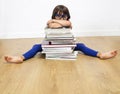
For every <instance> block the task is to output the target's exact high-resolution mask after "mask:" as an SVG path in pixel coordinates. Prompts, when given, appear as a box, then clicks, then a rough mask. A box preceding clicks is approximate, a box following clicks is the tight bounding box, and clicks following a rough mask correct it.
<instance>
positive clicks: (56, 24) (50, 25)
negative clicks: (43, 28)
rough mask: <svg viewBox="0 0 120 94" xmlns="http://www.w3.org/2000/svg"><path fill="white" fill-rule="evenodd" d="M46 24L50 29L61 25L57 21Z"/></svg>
mask: <svg viewBox="0 0 120 94" xmlns="http://www.w3.org/2000/svg"><path fill="white" fill-rule="evenodd" d="M47 26H48V28H52V29H57V28H61V27H63V26H62V25H60V24H59V23H49V24H48V25H47Z"/></svg>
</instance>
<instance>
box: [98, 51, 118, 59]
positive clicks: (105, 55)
mask: <svg viewBox="0 0 120 94" xmlns="http://www.w3.org/2000/svg"><path fill="white" fill-rule="evenodd" d="M116 55H117V50H115V51H109V52H105V53H99V54H98V57H99V58H100V59H109V58H113V57H115V56H116Z"/></svg>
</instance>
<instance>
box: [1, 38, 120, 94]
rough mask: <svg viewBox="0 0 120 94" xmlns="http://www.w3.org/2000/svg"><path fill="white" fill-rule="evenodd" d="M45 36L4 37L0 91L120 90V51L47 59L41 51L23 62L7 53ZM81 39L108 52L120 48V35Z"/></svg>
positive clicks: (74, 93)
mask: <svg viewBox="0 0 120 94" xmlns="http://www.w3.org/2000/svg"><path fill="white" fill-rule="evenodd" d="M41 41H42V39H40V38H37V39H1V40H0V94H120V51H118V55H117V56H116V57H115V58H112V59H108V60H100V59H98V58H95V57H90V56H86V55H83V54H79V55H78V58H77V60H75V61H74V60H73V61H69V60H46V59H44V57H43V56H42V55H40V53H38V54H37V55H36V56H35V57H34V58H32V59H29V60H27V61H25V62H24V63H22V64H10V63H6V62H5V61H4V59H3V56H4V55H21V54H23V53H24V52H26V51H27V50H29V49H30V48H31V47H32V45H34V44H35V43H41ZM77 41H78V42H83V43H85V44H86V45H87V46H88V47H90V48H93V49H95V50H98V51H101V52H105V51H109V50H112V49H119V48H120V37H80V38H77Z"/></svg>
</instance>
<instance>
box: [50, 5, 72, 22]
mask: <svg viewBox="0 0 120 94" xmlns="http://www.w3.org/2000/svg"><path fill="white" fill-rule="evenodd" d="M58 12H59V13H63V14H64V15H66V16H67V20H69V19H70V13H69V10H68V8H67V7H66V6H64V5H57V6H56V7H55V8H54V10H53V13H52V19H55V16H56V14H57V13H58Z"/></svg>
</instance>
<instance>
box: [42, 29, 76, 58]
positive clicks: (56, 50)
mask: <svg viewBox="0 0 120 94" xmlns="http://www.w3.org/2000/svg"><path fill="white" fill-rule="evenodd" d="M75 46H76V43H75V38H74V35H73V34H72V32H71V29H65V28H62V29H49V28H48V29H45V39H44V40H43V41H42V49H43V51H42V53H45V57H46V59H60V60H75V59H76V58H77V52H76V51H74V48H75Z"/></svg>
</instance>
